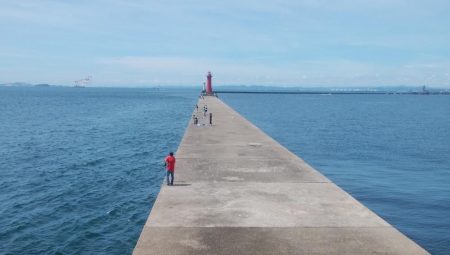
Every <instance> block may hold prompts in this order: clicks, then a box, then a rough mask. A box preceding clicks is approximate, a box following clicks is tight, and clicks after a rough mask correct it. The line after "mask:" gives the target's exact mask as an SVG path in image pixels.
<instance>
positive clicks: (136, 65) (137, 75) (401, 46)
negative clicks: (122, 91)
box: [0, 0, 450, 88]
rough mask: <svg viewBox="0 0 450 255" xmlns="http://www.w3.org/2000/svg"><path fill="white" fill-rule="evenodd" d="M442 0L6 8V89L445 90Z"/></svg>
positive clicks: (449, 57)
mask: <svg viewBox="0 0 450 255" xmlns="http://www.w3.org/2000/svg"><path fill="white" fill-rule="evenodd" d="M449 13H450V1H447V0H445V1H444V0H442V1H441V0H428V1H427V0H420V1H419V0H360V1H355V0H339V1H336V0H329V1H325V0H293V1H290V0H272V1H262V0H260V1H256V0H241V1H238V0H229V1H200V0H185V1H182V0H179V1H175V0H160V1H156V0H146V1H143V0H128V1H126V0H0V83H5V82H15V81H21V82H29V83H51V84H62V85H72V84H73V81H74V80H76V79H80V78H84V77H85V76H87V75H92V76H93V84H92V86H152V85H160V86H171V85H198V84H202V82H203V81H204V79H205V75H206V72H207V71H212V72H213V75H214V82H215V84H219V85H237V84H246V85H275V86H278V85H280V86H302V87H314V86H380V85H383V86H386V85H412V86H419V85H424V84H426V85H428V86H431V87H446V88H449V87H450V15H449Z"/></svg>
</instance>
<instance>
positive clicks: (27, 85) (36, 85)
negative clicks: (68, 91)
mask: <svg viewBox="0 0 450 255" xmlns="http://www.w3.org/2000/svg"><path fill="white" fill-rule="evenodd" d="M0 86H4V87H58V85H50V84H47V83H39V84H30V83H26V82H10V83H3V84H0Z"/></svg>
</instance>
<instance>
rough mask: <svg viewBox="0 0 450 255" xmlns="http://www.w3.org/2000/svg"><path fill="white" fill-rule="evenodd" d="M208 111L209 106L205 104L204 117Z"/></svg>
mask: <svg viewBox="0 0 450 255" xmlns="http://www.w3.org/2000/svg"><path fill="white" fill-rule="evenodd" d="M207 112H208V106H207V105H206V104H205V106H203V117H206V113H207Z"/></svg>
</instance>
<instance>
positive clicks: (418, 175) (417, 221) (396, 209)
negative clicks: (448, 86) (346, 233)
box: [220, 94, 450, 255]
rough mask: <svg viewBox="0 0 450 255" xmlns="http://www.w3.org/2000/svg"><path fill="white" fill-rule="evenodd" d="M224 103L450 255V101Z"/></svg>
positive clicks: (279, 98) (354, 98) (435, 250)
mask: <svg viewBox="0 0 450 255" xmlns="http://www.w3.org/2000/svg"><path fill="white" fill-rule="evenodd" d="M220 97H221V98H222V100H224V101H225V102H226V103H227V104H229V105H230V106H231V107H233V108H234V109H235V110H237V111H238V112H240V113H241V114H242V115H243V116H245V117H246V118H247V119H249V120H250V121H251V122H253V123H254V124H255V125H256V126H258V127H259V128H261V129H262V130H263V131H265V132H266V133H267V134H269V135H270V136H272V137H273V138H274V139H276V140H277V141H279V142H280V143H281V144H283V145H284V146H285V147H287V148H288V149H289V150H291V151H292V152H294V153H295V154H297V155H299V156H300V157H301V158H303V159H304V160H305V161H307V162H308V163H309V164H310V165H312V166H313V167H315V168H316V169H318V170H319V171H320V172H321V173H323V174H325V175H326V176H327V177H329V178H330V179H331V180H332V181H334V182H335V183H336V184H338V185H339V186H340V187H342V188H343V189H345V190H346V191H347V192H349V193H350V194H351V195H352V196H354V197H355V198H357V199H358V200H359V201H361V202H362V203H363V204H364V205H366V206H367V207H369V208H370V209H371V210H373V211H375V212H376V213H377V214H378V215H380V216H381V217H382V218H384V219H385V220H387V221H388V222H389V223H390V224H391V225H393V226H395V227H396V228H397V229H399V230H400V231H402V232H403V233H404V234H406V235H407V236H409V237H410V238H411V239H413V240H414V241H416V242H417V243H419V244H420V245H421V246H423V247H424V248H425V249H427V250H428V251H429V252H430V253H432V254H442V255H444V254H450V97H449V96H417V95H416V96H415V95H264V94H263V95H261V94H232V95H231V94H223V95H220Z"/></svg>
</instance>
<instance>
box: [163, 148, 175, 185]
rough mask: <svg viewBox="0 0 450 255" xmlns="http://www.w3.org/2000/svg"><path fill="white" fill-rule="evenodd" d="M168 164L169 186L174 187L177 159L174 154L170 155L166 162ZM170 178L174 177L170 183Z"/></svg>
mask: <svg viewBox="0 0 450 255" xmlns="http://www.w3.org/2000/svg"><path fill="white" fill-rule="evenodd" d="M164 161H165V162H166V169H167V185H173V179H174V173H175V161H176V160H175V157H174V156H173V152H170V153H169V156H167V157H166V159H165V160H164ZM169 176H170V177H172V178H171V180H170V181H169Z"/></svg>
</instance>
